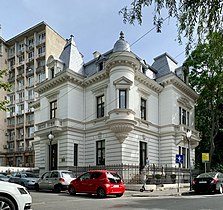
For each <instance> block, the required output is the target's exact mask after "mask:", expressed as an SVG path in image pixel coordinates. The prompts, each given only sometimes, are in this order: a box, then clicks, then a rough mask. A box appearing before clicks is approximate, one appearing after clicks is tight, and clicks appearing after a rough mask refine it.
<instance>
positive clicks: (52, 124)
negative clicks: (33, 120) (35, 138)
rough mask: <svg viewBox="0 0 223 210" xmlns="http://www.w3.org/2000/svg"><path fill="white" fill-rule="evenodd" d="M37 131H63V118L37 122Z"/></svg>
mask: <svg viewBox="0 0 223 210" xmlns="http://www.w3.org/2000/svg"><path fill="white" fill-rule="evenodd" d="M36 126H37V131H36V132H35V134H37V135H39V134H47V133H49V130H53V131H54V132H57V131H58V132H59V131H62V128H63V120H62V119H57V118H55V119H51V120H48V121H45V122H42V123H38V124H36Z"/></svg>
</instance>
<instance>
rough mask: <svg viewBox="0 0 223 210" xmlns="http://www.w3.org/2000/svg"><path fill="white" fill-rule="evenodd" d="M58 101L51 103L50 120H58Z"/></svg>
mask: <svg viewBox="0 0 223 210" xmlns="http://www.w3.org/2000/svg"><path fill="white" fill-rule="evenodd" d="M56 111H57V101H52V102H50V119H53V118H56Z"/></svg>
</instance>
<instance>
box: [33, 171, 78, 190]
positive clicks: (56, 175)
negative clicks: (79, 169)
mask: <svg viewBox="0 0 223 210" xmlns="http://www.w3.org/2000/svg"><path fill="white" fill-rule="evenodd" d="M73 179H75V175H74V174H73V172H72V171H67V170H53V171H48V172H45V173H44V174H43V175H42V176H41V178H40V179H39V180H38V181H37V182H36V183H35V189H36V191H39V190H53V191H54V192H60V191H64V190H67V186H68V185H69V184H70V182H71V181H72V180H73Z"/></svg>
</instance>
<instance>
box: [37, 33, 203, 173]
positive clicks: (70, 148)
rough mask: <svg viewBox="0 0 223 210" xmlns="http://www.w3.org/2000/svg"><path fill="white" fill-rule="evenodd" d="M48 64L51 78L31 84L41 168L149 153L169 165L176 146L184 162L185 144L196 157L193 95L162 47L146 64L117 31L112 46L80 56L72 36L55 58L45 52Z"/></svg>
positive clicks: (127, 160)
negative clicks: (86, 59) (35, 96)
mask: <svg viewBox="0 0 223 210" xmlns="http://www.w3.org/2000/svg"><path fill="white" fill-rule="evenodd" d="M47 68H48V79H47V80H45V81H44V82H42V83H40V84H39V85H38V86H37V87H36V89H35V91H37V92H38V93H39V96H40V97H39V100H38V101H36V102H35V103H34V104H33V106H34V108H35V135H34V142H33V144H34V150H35V166H36V167H39V168H40V171H44V170H48V169H49V167H50V168H51V169H56V168H57V169H72V167H74V166H89V165H90V166H95V165H111V164H139V165H140V166H143V165H144V164H145V161H146V157H148V158H149V161H150V163H154V164H158V165H168V166H170V167H171V166H172V167H173V166H175V165H176V163H175V157H176V154H183V155H184V157H185V161H184V164H183V167H185V168H188V154H189V150H188V146H189V148H190V149H191V150H190V158H191V162H193V159H194V153H195V147H196V146H197V145H198V144H199V141H200V138H199V133H198V132H197V131H196V130H195V127H194V104H195V101H196V99H197V98H198V95H197V94H196V93H195V92H194V91H193V90H192V89H191V88H190V87H189V86H188V85H187V82H186V80H187V78H186V77H185V75H184V74H183V71H182V68H180V67H178V66H177V63H176V61H175V60H174V59H173V58H171V56H169V55H168V54H167V53H164V54H162V55H160V56H158V57H156V58H155V59H154V63H153V64H152V65H151V66H150V65H148V64H147V63H146V62H145V60H142V59H141V58H139V57H138V56H137V55H135V54H134V53H133V52H132V51H131V50H130V46H129V44H128V42H126V41H125V39H124V35H123V33H120V38H119V40H118V41H117V42H116V43H115V45H114V47H113V49H112V50H110V51H108V52H106V53H104V54H100V53H99V52H95V53H94V59H93V60H91V61H89V62H88V63H85V64H84V62H83V59H82V55H81V54H80V52H79V51H78V49H77V47H76V44H75V42H74V40H73V37H71V38H70V39H69V40H67V43H66V46H65V47H64V50H63V52H62V54H61V55H60V57H59V58H56V57H54V56H49V57H48V60H47ZM188 129H189V130H191V131H192V135H191V137H190V138H189V139H187V138H186V132H187V131H188ZM50 133H52V134H53V137H54V138H53V139H51V142H50V141H49V137H48V135H49V134H50ZM188 142H189V144H190V145H189V144H188ZM50 151H51V152H50ZM49 159H51V161H49Z"/></svg>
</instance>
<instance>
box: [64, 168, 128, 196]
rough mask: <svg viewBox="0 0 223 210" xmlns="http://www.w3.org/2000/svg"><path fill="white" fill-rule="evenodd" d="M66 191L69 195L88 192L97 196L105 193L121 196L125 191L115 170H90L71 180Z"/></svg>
mask: <svg viewBox="0 0 223 210" xmlns="http://www.w3.org/2000/svg"><path fill="white" fill-rule="evenodd" d="M68 191H69V193H70V195H75V194H76V193H89V194H97V196H98V197H99V198H104V197H106V196H107V195H116V197H121V196H122V195H123V194H124V192H125V186H124V184H123V182H122V179H121V177H120V176H119V175H118V174H117V172H114V171H108V170H90V171H88V172H86V173H84V174H82V175H80V176H79V177H78V178H76V179H75V180H73V181H71V183H70V184H69V185H68Z"/></svg>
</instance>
